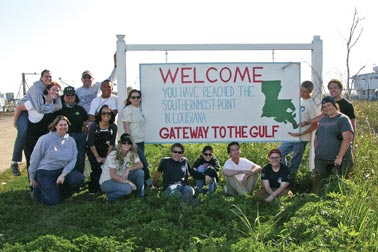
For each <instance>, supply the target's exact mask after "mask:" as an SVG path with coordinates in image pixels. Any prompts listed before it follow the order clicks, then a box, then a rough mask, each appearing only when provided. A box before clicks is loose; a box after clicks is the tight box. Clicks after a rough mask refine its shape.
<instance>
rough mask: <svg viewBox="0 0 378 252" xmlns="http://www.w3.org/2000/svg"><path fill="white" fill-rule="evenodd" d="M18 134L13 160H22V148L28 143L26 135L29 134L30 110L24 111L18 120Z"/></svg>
mask: <svg viewBox="0 0 378 252" xmlns="http://www.w3.org/2000/svg"><path fill="white" fill-rule="evenodd" d="M16 127H17V136H16V140H15V141H14V146H13V155H12V161H14V162H21V161H22V150H23V149H24V146H25V143H26V136H27V134H28V112H27V111H22V112H21V114H20V116H19V117H18V119H17V122H16Z"/></svg>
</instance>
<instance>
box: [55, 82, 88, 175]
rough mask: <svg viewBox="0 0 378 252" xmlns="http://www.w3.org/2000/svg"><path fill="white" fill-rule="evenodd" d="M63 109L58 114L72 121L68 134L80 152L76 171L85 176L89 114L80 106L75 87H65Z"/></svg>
mask: <svg viewBox="0 0 378 252" xmlns="http://www.w3.org/2000/svg"><path fill="white" fill-rule="evenodd" d="M62 101H63V108H62V109H61V110H59V111H58V114H60V115H64V116H66V117H67V118H68V120H70V122H71V124H70V125H69V129H68V134H69V135H70V136H71V137H72V138H73V139H75V142H76V147H77V150H78V153H77V159H76V164H75V167H74V170H76V171H78V172H80V173H81V174H84V167H85V150H86V138H87V133H88V113H87V111H85V109H84V108H83V107H82V106H80V105H78V103H79V98H78V97H77V95H76V93H75V88H74V87H70V86H68V87H65V88H64V90H63V97H62Z"/></svg>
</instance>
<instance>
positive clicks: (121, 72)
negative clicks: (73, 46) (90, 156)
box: [116, 35, 323, 168]
mask: <svg viewBox="0 0 378 252" xmlns="http://www.w3.org/2000/svg"><path fill="white" fill-rule="evenodd" d="M124 38H125V35H117V54H116V57H117V86H118V104H123V101H124V100H125V99H126V94H127V87H126V83H127V82H126V76H127V73H126V59H127V57H126V52H127V51H212V50H220V51H233V50H239V51H240V50H242V51H248V50H310V51H311V56H312V61H311V68H312V77H311V79H312V82H313V83H314V90H313V93H312V94H313V97H314V98H315V102H316V103H317V104H319V106H320V101H321V94H322V84H323V41H322V40H321V39H320V36H317V35H316V36H314V37H313V40H312V42H311V43H307V44H306V43H304V44H129V45H127V44H126V42H125V40H124ZM120 109H121V108H119V111H121V110H120ZM118 125H122V123H121V119H120V117H118ZM311 146H313V144H311ZM313 155H314V151H313V148H311V151H310V159H309V160H310V168H312V167H313V163H312V160H313Z"/></svg>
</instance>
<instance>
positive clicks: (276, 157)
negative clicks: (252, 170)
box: [256, 149, 291, 202]
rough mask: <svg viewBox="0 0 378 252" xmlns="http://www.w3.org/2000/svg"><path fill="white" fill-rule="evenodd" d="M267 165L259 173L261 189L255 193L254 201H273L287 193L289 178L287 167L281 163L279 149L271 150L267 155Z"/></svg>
mask: <svg viewBox="0 0 378 252" xmlns="http://www.w3.org/2000/svg"><path fill="white" fill-rule="evenodd" d="M268 158H269V164H267V165H265V166H264V167H263V169H262V173H261V182H262V185H263V189H261V190H259V191H257V192H256V199H258V200H265V201H267V202H270V201H273V200H274V199H275V198H277V197H280V196H282V195H286V194H288V193H289V190H288V189H287V188H288V186H289V184H290V180H291V176H290V172H289V167H288V166H287V165H285V164H282V163H281V158H282V154H281V151H280V150H279V149H272V150H271V151H269V154H268Z"/></svg>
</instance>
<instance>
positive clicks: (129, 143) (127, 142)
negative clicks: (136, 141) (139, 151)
mask: <svg viewBox="0 0 378 252" xmlns="http://www.w3.org/2000/svg"><path fill="white" fill-rule="evenodd" d="M121 144H128V145H131V144H132V143H131V142H129V141H126V142H121Z"/></svg>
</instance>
